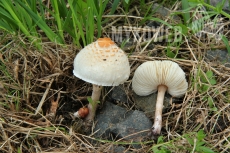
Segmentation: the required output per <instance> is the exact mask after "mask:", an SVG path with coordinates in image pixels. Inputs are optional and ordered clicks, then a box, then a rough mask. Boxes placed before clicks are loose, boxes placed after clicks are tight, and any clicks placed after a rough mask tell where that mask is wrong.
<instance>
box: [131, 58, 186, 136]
mask: <svg viewBox="0 0 230 153" xmlns="http://www.w3.org/2000/svg"><path fill="white" fill-rule="evenodd" d="M132 87H133V90H134V92H135V93H136V94H137V95H139V96H147V95H149V94H151V93H153V92H156V91H157V90H158V94H157V101H156V110H155V119H154V124H153V127H152V134H153V135H154V136H157V135H160V133H161V127H162V109H163V101H164V95H165V92H166V91H168V93H169V94H170V95H172V96H173V97H181V96H183V95H184V94H185V93H186V90H187V88H188V83H187V81H186V79H185V73H184V71H183V70H182V69H181V68H180V67H179V65H178V64H177V63H175V62H172V61H168V60H165V61H148V62H145V63H143V64H141V65H140V66H139V67H138V68H137V69H136V71H135V73H134V76H133V80H132Z"/></svg>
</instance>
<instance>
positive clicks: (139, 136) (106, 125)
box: [94, 102, 152, 142]
mask: <svg viewBox="0 0 230 153" xmlns="http://www.w3.org/2000/svg"><path fill="white" fill-rule="evenodd" d="M96 123H97V124H96V126H95V129H94V131H97V132H96V134H95V136H96V137H99V138H101V137H102V138H105V139H120V138H123V140H133V141H134V142H135V141H136V142H140V141H142V140H144V139H145V138H147V137H148V133H149V131H148V130H149V129H151V127H152V122H151V121H150V120H149V118H148V117H146V116H145V114H144V113H143V112H141V111H137V110H135V111H133V110H131V111H127V110H126V109H125V108H123V107H120V106H117V105H114V104H112V103H110V102H105V104H104V106H103V109H102V110H101V111H99V112H98V114H97V116H96ZM144 130H145V131H144ZM146 130H147V131H146ZM142 131H144V132H142ZM130 135H131V136H130Z"/></svg>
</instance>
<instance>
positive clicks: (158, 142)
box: [157, 136, 164, 144]
mask: <svg viewBox="0 0 230 153" xmlns="http://www.w3.org/2000/svg"><path fill="white" fill-rule="evenodd" d="M163 142H164V140H163V136H159V138H158V139H157V144H160V143H163Z"/></svg>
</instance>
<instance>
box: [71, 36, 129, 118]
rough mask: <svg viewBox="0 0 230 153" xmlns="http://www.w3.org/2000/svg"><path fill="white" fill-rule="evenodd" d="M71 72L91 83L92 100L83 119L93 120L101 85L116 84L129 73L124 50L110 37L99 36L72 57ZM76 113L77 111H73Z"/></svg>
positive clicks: (123, 80) (121, 81)
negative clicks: (72, 66)
mask: <svg viewBox="0 0 230 153" xmlns="http://www.w3.org/2000/svg"><path fill="white" fill-rule="evenodd" d="M73 74H74V75H75V76H76V77H78V78H80V79H82V80H84V81H86V82H89V83H92V84H93V92H92V97H91V98H92V102H90V103H89V104H88V108H89V114H88V115H87V117H86V118H85V120H88V121H90V122H91V121H93V120H94V117H95V112H96V109H97V105H98V101H99V98H100V95H101V89H102V86H118V85H119V84H122V83H124V82H125V81H126V80H127V79H128V78H129V74H130V66H129V61H128V58H127V56H126V54H125V52H124V51H123V50H122V49H120V48H119V47H118V46H117V45H116V44H115V43H114V42H113V41H112V40H111V39H110V38H99V39H98V40H97V41H96V42H93V43H91V44H89V45H87V46H85V47H84V48H83V49H82V50H81V51H80V52H79V53H78V54H77V56H76V57H75V59H74V70H73ZM74 114H75V115H77V112H76V113H74Z"/></svg>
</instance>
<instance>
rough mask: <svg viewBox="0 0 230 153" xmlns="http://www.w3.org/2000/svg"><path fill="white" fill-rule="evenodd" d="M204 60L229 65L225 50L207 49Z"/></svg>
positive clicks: (228, 56)
mask: <svg viewBox="0 0 230 153" xmlns="http://www.w3.org/2000/svg"><path fill="white" fill-rule="evenodd" d="M206 61H208V62H212V63H213V64H214V63H216V64H218V65H219V64H222V65H224V66H226V67H230V55H229V53H228V51H226V50H218V49H217V50H209V51H207V54H206Z"/></svg>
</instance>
